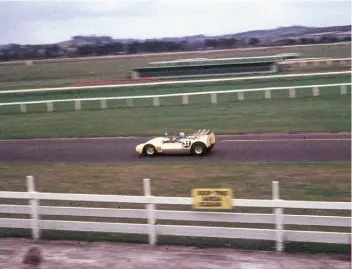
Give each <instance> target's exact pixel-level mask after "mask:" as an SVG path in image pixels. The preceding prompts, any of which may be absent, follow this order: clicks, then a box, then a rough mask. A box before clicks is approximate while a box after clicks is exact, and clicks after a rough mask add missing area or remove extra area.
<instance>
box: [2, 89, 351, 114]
mask: <svg viewBox="0 0 352 269" xmlns="http://www.w3.org/2000/svg"><path fill="white" fill-rule="evenodd" d="M349 85H352V83H336V84H322V85H305V86H290V87H267V88H254V89H242V90H241V89H239V90H222V91H206V92H188V93H173V94H159V95H140V96H118V97H101V98H76V99H63V100H42V101H26V102H9V103H0V107H5V106H19V107H20V112H21V113H27V105H38V104H46V106H47V109H46V111H47V112H53V111H54V103H63V102H66V103H70V102H73V103H74V108H75V110H81V109H82V106H81V102H92V101H100V108H101V109H107V108H108V104H107V101H108V100H125V101H126V104H127V106H128V107H132V106H133V99H153V106H155V107H159V106H160V98H170V97H182V105H189V96H197V95H210V103H211V104H217V103H218V98H217V95H218V94H229V93H236V94H237V98H238V100H239V101H243V100H244V99H245V97H244V93H246V92H264V93H265V94H264V98H265V99H271V98H272V97H271V91H278V90H288V91H289V92H288V97H289V98H296V90H297V89H309V88H311V89H312V96H314V97H316V96H319V95H320V88H327V87H340V94H341V95H346V94H347V86H349Z"/></svg>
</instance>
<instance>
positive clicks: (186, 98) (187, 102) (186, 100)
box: [182, 95, 189, 105]
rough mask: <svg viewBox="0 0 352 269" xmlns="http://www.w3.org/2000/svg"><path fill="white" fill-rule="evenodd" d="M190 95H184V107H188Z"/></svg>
mask: <svg viewBox="0 0 352 269" xmlns="http://www.w3.org/2000/svg"><path fill="white" fill-rule="evenodd" d="M188 104H189V101H188V95H182V105H188Z"/></svg>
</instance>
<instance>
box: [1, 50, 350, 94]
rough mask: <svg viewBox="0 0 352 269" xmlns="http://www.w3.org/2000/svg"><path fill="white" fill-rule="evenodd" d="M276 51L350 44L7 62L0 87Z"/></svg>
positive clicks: (344, 53) (341, 54)
mask: <svg viewBox="0 0 352 269" xmlns="http://www.w3.org/2000/svg"><path fill="white" fill-rule="evenodd" d="M278 53H301V54H302V57H304V58H310V57H332V58H349V57H351V45H341V44H339V45H326V46H308V47H294V48H283V47H281V48H263V49H258V50H247V51H214V52H211V51H210V52H207V54H204V52H194V53H188V54H174V55H170V54H164V55H153V56H145V55H141V56H140V57H136V56H135V55H133V56H132V57H125V58H112V59H94V60H89V61H67V62H51V63H39V64H34V65H32V66H25V65H24V64H22V65H7V66H5V65H4V66H1V68H0V89H16V88H33V87H35V88H40V87H50V86H53V87H54V86H65V85H72V84H74V82H78V81H87V80H97V79H109V78H126V77H127V76H128V75H129V72H130V70H132V69H133V68H137V67H142V66H147V65H148V62H152V61H165V60H175V59H180V58H199V57H201V58H204V57H207V58H228V57H251V56H265V55H275V54H278Z"/></svg>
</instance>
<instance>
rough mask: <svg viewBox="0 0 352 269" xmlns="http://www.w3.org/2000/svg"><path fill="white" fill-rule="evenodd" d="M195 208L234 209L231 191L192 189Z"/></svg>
mask: <svg viewBox="0 0 352 269" xmlns="http://www.w3.org/2000/svg"><path fill="white" fill-rule="evenodd" d="M192 197H193V208H197V209H232V190H231V189H217V188H211V189H203V188H196V189H192Z"/></svg>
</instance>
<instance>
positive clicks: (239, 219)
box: [0, 176, 352, 251]
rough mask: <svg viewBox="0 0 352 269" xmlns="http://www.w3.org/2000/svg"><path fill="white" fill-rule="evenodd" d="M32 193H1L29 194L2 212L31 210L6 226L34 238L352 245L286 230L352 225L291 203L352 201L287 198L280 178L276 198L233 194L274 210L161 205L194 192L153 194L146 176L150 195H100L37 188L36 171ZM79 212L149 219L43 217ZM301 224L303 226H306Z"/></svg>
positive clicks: (0, 221)
mask: <svg viewBox="0 0 352 269" xmlns="http://www.w3.org/2000/svg"><path fill="white" fill-rule="evenodd" d="M26 179H27V190H28V191H27V192H6V191H1V192H0V198H2V199H22V200H23V199H28V200H29V201H30V204H29V205H10V204H1V205H0V214H21V215H24V214H27V215H30V219H23V218H0V227H2V228H11V229H15V228H21V229H31V231H32V237H33V239H39V238H40V236H41V230H59V231H85V232H107V233H123V234H148V236H149V244H152V245H154V244H156V243H157V236H158V235H172V236H186V237H187V236H192V237H202V238H204V237H213V238H232V239H233V238H241V239H259V240H269V241H275V242H276V250H277V251H283V250H284V244H285V242H287V241H292V242H293V241H294V242H315V243H330V244H350V243H351V234H350V233H345V232H326V231H312V230H309V231H304V230H285V229H284V226H285V225H299V226H302V227H303V226H309V229H311V227H312V226H324V227H347V228H349V227H351V218H350V217H343V216H316V215H290V214H284V209H285V208H291V209H292V208H296V209H297V208H299V209H324V210H345V211H351V204H352V203H350V202H325V201H290V200H282V199H280V196H279V183H278V182H277V181H276V182H273V183H272V199H271V200H257V199H255V200H254V199H232V205H233V207H236V208H237V207H257V208H271V209H273V213H272V214H252V213H220V212H209V211H207V212H201V211H199V210H193V211H175V210H156V209H155V205H161V204H163V205H188V206H191V205H192V203H193V199H192V198H189V197H164V196H153V195H152V194H151V187H150V180H149V179H144V181H143V183H144V196H126V195H95V194H64V193H44V192H37V191H36V190H35V186H34V178H33V176H27V178H26ZM41 200H52V201H86V202H108V203H129V204H145V208H146V209H117V208H96V207H93V208H87V207H60V206H40V201H41ZM44 215H46V216H79V217H107V218H128V219H145V220H147V224H135V223H116V222H91V221H63V220H41V219H40V217H41V216H44ZM157 220H176V221H190V222H191V221H195V222H217V223H221V222H227V223H244V224H249V223H251V224H273V225H274V227H275V228H273V229H254V228H228V227H208V226H186V225H173V224H172V225H163V224H157ZM302 227H300V228H302Z"/></svg>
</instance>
